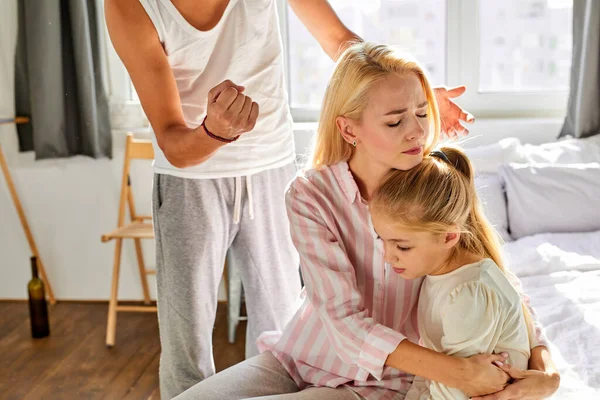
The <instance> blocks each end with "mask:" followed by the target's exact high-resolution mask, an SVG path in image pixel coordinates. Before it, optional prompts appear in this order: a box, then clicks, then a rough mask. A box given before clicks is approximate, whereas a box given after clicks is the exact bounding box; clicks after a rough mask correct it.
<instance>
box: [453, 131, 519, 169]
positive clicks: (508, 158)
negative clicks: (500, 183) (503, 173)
mask: <svg viewBox="0 0 600 400" xmlns="http://www.w3.org/2000/svg"><path fill="white" fill-rule="evenodd" d="M521 148H522V146H521V141H520V140H519V139H517V138H514V137H510V138H505V139H502V140H500V141H499V142H496V143H493V144H489V145H485V146H479V147H473V148H470V149H469V148H465V149H464V151H465V153H466V154H467V156H468V157H469V160H471V164H473V168H474V169H475V172H476V173H478V174H496V173H498V167H499V166H500V165H502V164H508V163H523V162H526V161H527V160H526V159H525V157H524V156H523V154H522V150H521Z"/></svg>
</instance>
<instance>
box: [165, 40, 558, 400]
mask: <svg viewBox="0 0 600 400" xmlns="http://www.w3.org/2000/svg"><path fill="white" fill-rule="evenodd" d="M436 95H437V102H436ZM438 103H439V104H440V105H441V108H443V109H444V110H445V111H444V112H443V113H442V114H443V115H444V117H443V118H442V120H444V119H445V120H446V124H447V125H449V126H457V125H458V126H460V124H459V123H458V120H459V118H460V119H465V117H466V114H464V113H462V112H461V111H460V109H458V108H457V107H456V106H455V105H454V107H452V106H451V103H450V102H449V100H448V98H447V94H446V93H445V92H444V91H441V94H436V93H434V91H433V90H432V88H431V86H430V85H429V82H428V81H427V79H426V77H425V74H424V73H423V70H422V69H421V68H420V67H419V65H418V64H416V63H415V62H413V61H411V60H409V59H407V58H404V57H402V56H399V55H398V54H396V53H395V52H394V51H393V50H392V49H391V48H390V47H388V46H383V45H373V44H370V43H361V44H357V45H355V46H352V47H350V48H348V49H347V50H346V51H345V52H344V54H343V55H342V56H341V57H340V59H339V60H338V63H337V66H336V68H335V71H334V74H333V76H332V78H331V80H330V82H329V86H328V88H327V91H326V94H325V98H324V100H323V108H322V112H321V117H320V121H319V128H318V132H317V140H316V143H315V149H314V153H313V157H312V166H311V168H309V169H307V170H305V171H301V172H300V173H299V174H298V176H297V177H296V178H295V179H294V181H292V183H291V184H290V186H289V188H288V190H287V192H286V206H287V212H288V217H289V220H290V231H291V235H292V240H293V242H294V245H295V246H296V248H297V249H298V252H299V254H300V264H301V268H302V274H303V275H302V276H303V278H304V282H305V288H304V289H303V293H302V305H301V307H300V309H299V310H298V311H297V313H296V314H295V316H294V317H293V318H292V319H291V321H290V322H289V323H288V324H287V326H286V328H285V329H284V330H283V332H266V333H264V334H263V335H262V336H261V337H260V338H259V343H258V344H259V348H260V349H261V350H263V352H262V354H260V355H258V356H256V357H253V358H251V359H248V360H246V361H244V362H242V363H240V364H238V365H236V366H234V367H231V368H229V369H227V370H225V371H222V372H220V373H218V374H217V375H215V376H213V377H211V378H209V379H207V380H205V381H203V382H200V383H199V384H197V385H196V386H194V387H192V388H190V389H189V390H188V391H186V392H184V393H183V394H182V395H180V396H179V397H177V399H204V400H210V399H247V398H254V397H256V398H261V399H262V398H263V397H264V398H265V399H266V398H269V399H270V400H271V399H280V398H281V399H290V400H292V399H294V400H300V399H330V400H336V399H339V400H346V399H352V400H354V399H367V400H371V399H373V400H375V399H377V400H379V399H399V400H400V399H404V396H405V394H406V392H407V391H408V389H409V388H410V386H411V382H412V380H413V376H414V375H419V376H423V377H425V378H427V379H430V380H433V381H437V382H441V383H443V384H445V385H447V386H450V387H457V388H459V389H461V390H462V391H463V392H466V393H468V394H470V395H478V394H486V393H492V392H497V391H499V390H502V388H503V387H504V385H505V384H506V380H507V376H506V375H505V374H504V373H503V372H502V371H500V370H499V369H498V368H496V367H495V366H494V365H493V364H492V363H493V362H494V361H503V360H504V357H502V356H501V355H480V356H474V357H470V358H462V357H459V356H449V355H445V354H443V353H440V352H436V351H433V350H430V349H427V348H425V347H422V346H419V345H416V344H415V343H417V342H418V340H419V335H418V328H417V314H416V307H415V306H416V304H417V299H418V296H419V291H420V288H421V279H413V280H405V279H403V278H402V277H401V276H399V275H397V274H393V273H392V274H390V273H389V270H388V269H387V268H386V267H385V262H384V260H383V243H382V242H381V241H379V240H376V237H375V235H374V233H373V227H372V225H371V222H370V218H369V206H368V201H369V199H370V198H371V196H372V194H373V192H374V191H375V189H376V188H377V187H378V186H379V184H380V182H381V180H382V178H383V177H384V176H385V175H386V174H387V173H389V171H390V170H391V169H401V170H408V169H411V168H413V167H415V166H417V165H418V164H419V163H420V162H421V161H422V160H423V154H428V153H429V152H430V150H431V149H432V148H433V146H434V145H435V143H436V142H437V140H438V137H439V133H440V122H439V117H438ZM457 110H458V111H457ZM458 126H457V128H458ZM458 129H460V128H458ZM277 300H278V299H272V301H273V302H274V303H276V302H277ZM405 339H408V340H405ZM538 340H539V338H535V339H534V341H533V342H534V344H533V346H537V345H538V344H539V342H538ZM544 351H545V350H544V348H543V347H537V350H534V351H533V355H532V360H537V364H536V363H535V362H534V363H532V364H531V365H532V366H533V367H534V368H537V369H540V370H546V364H545V363H544V360H545V359H544V358H543V357H544V356H545V353H544ZM540 374H542V373H541V372H540ZM465 376H468V377H469V379H465ZM519 383H520V388H521V389H524V390H527V391H529V392H532V393H533V394H534V395H535V396H538V397H539V398H541V397H545V396H547V395H548V394H552V393H553V392H554V391H555V390H556V385H555V383H554V382H553V381H552V380H550V379H546V378H545V375H544V377H541V378H540V377H536V379H525V380H523V381H520V382H519ZM519 390H520V389H519ZM519 398H522V399H526V398H527V397H525V396H523V397H519ZM265 399H263V400H265Z"/></svg>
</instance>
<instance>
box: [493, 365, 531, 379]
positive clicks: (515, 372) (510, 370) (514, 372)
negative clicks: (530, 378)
mask: <svg viewBox="0 0 600 400" xmlns="http://www.w3.org/2000/svg"><path fill="white" fill-rule="evenodd" d="M499 368H500V369H501V370H502V371H504V372H506V373H507V374H508V375H509V376H510V377H511V378H513V379H524V378H525V377H526V376H527V371H523V370H522V369H519V368H516V367H514V366H512V365H510V364H506V363H505V364H504V365H502V366H501V367H499Z"/></svg>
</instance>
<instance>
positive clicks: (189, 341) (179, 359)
mask: <svg viewBox="0 0 600 400" xmlns="http://www.w3.org/2000/svg"><path fill="white" fill-rule="evenodd" d="M295 172H296V167H295V165H294V164H290V165H288V166H285V167H282V168H277V169H273V170H268V171H264V172H261V173H258V174H255V175H252V176H251V177H241V178H222V179H185V178H179V177H174V176H171V175H162V174H156V175H155V176H154V189H153V214H154V217H153V218H154V219H153V221H154V229H155V234H156V239H155V240H156V259H157V276H156V279H157V301H158V322H159V330H160V343H161V349H162V352H161V359H160V368H159V377H160V390H161V398H162V399H163V400H166V399H170V398H172V397H174V396H176V395H178V394H179V393H181V392H183V391H184V390H186V389H187V388H189V387H191V386H193V385H194V384H196V383H198V382H200V381H202V380H203V379H205V378H208V377H209V376H211V375H213V374H214V373H215V366H214V360H213V355H212V331H213V325H214V321H215V314H216V308H217V292H218V286H219V282H220V281H221V276H222V274H223V265H224V261H225V255H226V253H227V251H228V250H229V253H227V254H228V256H229V258H228V262H231V263H233V264H234V265H235V267H236V268H237V269H238V270H239V273H240V275H241V278H242V283H243V286H244V292H245V299H246V306H247V311H248V328H247V333H246V337H247V340H246V357H251V356H253V355H255V354H257V349H256V344H255V342H256V338H257V336H258V335H259V334H260V333H261V332H263V331H267V330H279V329H283V327H284V326H285V324H286V323H287V321H288V320H289V319H290V318H291V317H292V316H293V314H294V312H295V311H296V310H295V302H296V300H297V297H298V295H299V293H300V276H299V259H298V254H297V252H296V250H295V248H294V246H293V244H292V241H291V238H290V233H289V225H288V220H287V215H286V211H285V200H284V191H285V188H286V186H287V184H288V183H289V182H290V181H291V180H292V179H293V177H294V175H295ZM236 205H237V206H236ZM251 217H252V218H251ZM238 220H239V221H238Z"/></svg>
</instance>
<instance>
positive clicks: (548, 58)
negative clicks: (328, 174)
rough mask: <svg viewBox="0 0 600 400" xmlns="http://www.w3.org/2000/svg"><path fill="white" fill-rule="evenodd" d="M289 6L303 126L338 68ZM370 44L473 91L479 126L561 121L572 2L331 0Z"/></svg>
mask: <svg viewBox="0 0 600 400" xmlns="http://www.w3.org/2000/svg"><path fill="white" fill-rule="evenodd" d="M283 3H285V1H283V0H281V1H280V4H279V5H280V7H281V8H283V9H284V10H285V11H284V13H283V15H282V18H281V20H282V28H283V29H282V30H283V31H284V39H285V41H284V45H285V47H286V49H287V55H288V68H287V69H288V71H289V72H288V87H289V92H290V93H289V94H290V105H291V107H292V113H293V115H294V119H295V120H296V121H311V120H316V119H317V114H318V109H319V107H320V103H321V100H322V97H323V93H324V90H325V85H326V82H327V80H328V78H329V76H330V74H331V72H332V70H333V65H332V62H331V60H330V59H329V58H328V57H327V56H326V55H325V53H324V52H323V51H322V50H321V48H320V46H319V45H318V44H317V43H316V42H315V40H314V39H313V38H312V36H311V35H310V33H309V32H308V31H307V30H306V28H305V27H304V26H303V25H302V23H301V22H300V21H299V20H298V18H297V17H296V16H295V14H294V13H293V12H292V10H291V8H290V7H289V6H287V5H286V4H283ZM330 4H331V5H332V7H333V8H334V9H335V10H336V12H337V13H338V15H339V16H340V18H341V19H342V21H343V22H344V23H345V24H346V25H347V26H348V27H349V28H350V29H352V30H353V31H354V32H356V33H357V34H359V35H360V36H361V37H363V38H364V39H365V40H369V41H373V42H379V43H386V44H389V45H391V46H394V47H396V48H399V49H401V50H405V51H408V52H410V53H411V54H412V55H413V56H414V57H416V58H417V59H418V60H419V61H420V63H421V64H422V65H423V67H424V68H425V70H426V71H427V72H428V75H429V77H430V79H431V82H432V84H433V85H452V86H453V85H461V84H464V85H467V87H468V89H469V90H468V91H467V93H465V94H464V95H463V96H462V97H461V98H460V103H461V104H462V105H463V106H464V107H465V108H467V109H468V110H470V111H471V112H473V113H475V114H476V115H477V116H478V117H520V116H527V117H537V116H562V114H563V113H564V110H565V108H566V102H567V90H568V86H569V74H570V64H571V41H572V33H571V25H572V22H571V21H572V6H573V2H572V0H503V1H490V0H378V1H375V0H374V1H369V2H366V1H361V0H330Z"/></svg>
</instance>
